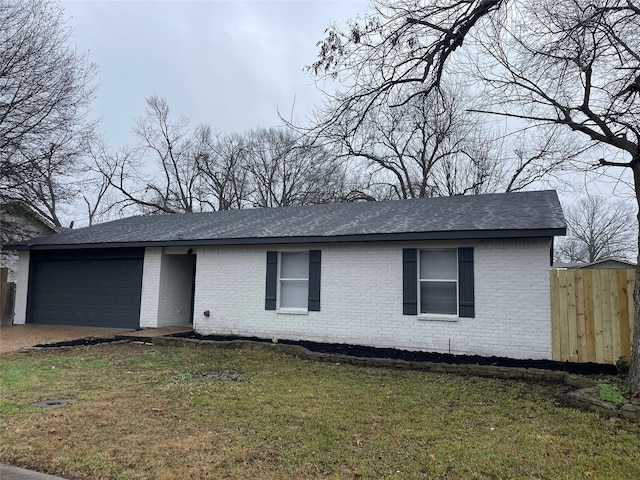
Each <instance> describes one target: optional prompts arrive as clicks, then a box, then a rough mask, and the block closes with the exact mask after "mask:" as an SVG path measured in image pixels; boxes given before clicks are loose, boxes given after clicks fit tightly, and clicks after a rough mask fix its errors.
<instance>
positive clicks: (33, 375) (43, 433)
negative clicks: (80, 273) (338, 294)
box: [0, 344, 640, 480]
mask: <svg viewBox="0 0 640 480" xmlns="http://www.w3.org/2000/svg"><path fill="white" fill-rule="evenodd" d="M0 385H1V388H2V390H1V392H2V395H1V396H0V398H1V399H2V403H0V406H2V405H4V407H2V408H0V419H1V425H2V427H1V429H0V462H5V463H11V464H14V465H19V466H24V467H30V468H35V469H38V470H41V471H45V472H48V473H54V474H57V475H62V476H67V477H70V478H74V479H132V480H133V479H148V478H154V479H174V478H196V479H197V478H252V479H274V478H286V479H288V478H299V479H306V478H329V479H354V478H363V479H377V478H394V479H419V478H430V479H482V480H488V479H511V478H535V479H540V478H553V479H575V478H582V477H584V476H585V475H587V476H594V477H596V478H615V479H625V478H629V479H636V478H640V427H639V426H638V425H635V424H631V423H627V422H625V421H620V420H616V421H611V420H609V419H606V418H602V417H600V416H598V415H596V414H593V413H585V412H582V411H578V410H574V409H571V408H566V407H563V406H561V404H560V402H559V401H558V399H559V398H561V396H562V394H563V392H564V387H562V386H559V385H538V384H530V383H524V382H517V381H504V380H497V379H488V378H476V377H462V376H455V375H438V374H430V373H426V372H419V371H407V370H393V369H386V368H368V367H356V366H350V365H343V364H335V363H322V362H314V361H311V360H307V359H301V358H297V357H295V356H291V355H285V354H283V353H281V352H279V350H278V349H277V348H276V347H274V346H270V345H265V346H263V347H260V348H244V349H238V350H233V349H227V348H216V347H211V348H180V349H178V348H159V347H149V346H144V345H139V344H112V345H108V344H103V345H97V346H93V347H81V348H77V349H71V350H69V349H64V350H48V351H45V350H41V351H32V352H28V353H20V354H5V355H2V356H1V357H0ZM57 398H75V399H77V402H75V403H73V404H71V405H68V406H66V407H62V408H50V409H33V408H29V407H28V406H29V405H30V404H32V403H34V402H36V401H41V400H48V399H49V400H50V399H57Z"/></svg>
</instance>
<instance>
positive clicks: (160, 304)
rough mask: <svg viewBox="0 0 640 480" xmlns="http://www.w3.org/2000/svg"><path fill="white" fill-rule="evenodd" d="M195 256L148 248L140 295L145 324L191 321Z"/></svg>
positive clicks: (155, 324) (179, 323)
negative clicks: (193, 260) (193, 258)
mask: <svg viewBox="0 0 640 480" xmlns="http://www.w3.org/2000/svg"><path fill="white" fill-rule="evenodd" d="M191 279H192V263H191V257H190V256H189V255H186V254H166V249H163V248H160V247H149V248H146V249H145V254H144V267H143V276H142V295H141V299H140V326H141V327H143V328H155V327H164V326H169V325H186V324H189V321H190V314H191Z"/></svg>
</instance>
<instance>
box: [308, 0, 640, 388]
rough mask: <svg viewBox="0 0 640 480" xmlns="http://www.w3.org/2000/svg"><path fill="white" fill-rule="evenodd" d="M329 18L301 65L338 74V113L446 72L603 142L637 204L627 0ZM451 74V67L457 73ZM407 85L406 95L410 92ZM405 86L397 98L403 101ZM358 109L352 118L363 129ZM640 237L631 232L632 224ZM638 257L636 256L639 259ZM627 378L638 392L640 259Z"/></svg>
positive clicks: (416, 6)
mask: <svg viewBox="0 0 640 480" xmlns="http://www.w3.org/2000/svg"><path fill="white" fill-rule="evenodd" d="M373 5H374V7H373V12H374V13H372V14H371V15H368V16H367V17H365V19H363V20H361V21H354V22H351V23H350V24H348V25H347V28H346V29H342V30H341V29H340V28H337V27H332V28H330V29H329V31H328V34H327V37H326V38H325V40H324V41H322V42H321V43H320V54H319V58H318V61H317V62H316V63H314V64H313V65H312V66H311V67H310V69H311V71H312V72H314V73H316V74H320V75H326V76H329V77H333V78H338V79H340V80H341V81H342V85H343V87H342V88H341V89H340V90H339V91H338V92H337V93H336V94H335V115H334V116H333V117H332V118H330V119H328V120H325V121H324V123H323V124H322V125H319V129H320V130H322V129H326V128H328V126H329V125H331V124H332V123H335V122H337V121H339V120H338V119H340V118H341V117H342V116H343V115H344V112H348V111H360V112H367V111H368V110H369V109H371V108H373V107H374V106H376V105H379V104H381V103H384V102H387V101H388V99H389V98H390V94H391V92H393V91H397V90H398V89H399V88H401V87H402V86H404V85H406V84H408V83H417V84H419V85H421V86H422V90H423V91H426V92H431V91H433V90H437V89H438V88H439V87H440V84H441V80H442V78H443V77H444V76H454V77H455V78H458V79H463V80H465V77H467V76H471V79H473V80H476V81H477V82H479V83H478V86H480V87H482V88H484V89H485V92H486V96H485V100H486V106H485V107H484V108H482V109H478V110H480V111H482V112H483V113H487V114H494V115H500V116H503V117H508V118H513V119H516V120H518V121H522V122H524V123H525V124H526V128H539V127H541V126H546V127H548V128H551V127H554V126H555V127H556V128H557V129H558V132H561V133H566V134H572V136H571V140H572V143H573V144H574V146H575V150H576V154H577V152H582V153H583V154H584V153H585V152H586V153H589V151H590V149H591V148H592V147H599V149H600V150H604V149H603V148H602V147H606V148H608V154H607V157H605V158H602V159H601V160H600V162H599V165H600V166H602V167H611V166H613V167H622V168H629V169H630V170H631V172H632V174H633V178H634V188H635V194H636V200H637V203H638V204H639V205H640V4H638V3H637V1H636V0H594V1H591V2H582V1H580V0H539V1H533V0H520V1H516V0H514V1H511V2H508V1H507V0H478V1H473V0H457V1H456V0H448V1H435V0H425V1H415V0H394V1H386V0H373ZM456 75H457V76H456ZM412 95H413V94H412ZM410 98H411V95H409V96H407V97H405V98H404V100H403V101H404V102H406V101H408V100H409V99H410ZM364 119H365V116H364V115H361V116H360V117H359V118H358V119H357V120H358V121H355V122H353V123H352V127H351V128H352V129H354V130H357V129H359V128H361V126H362V122H363V121H364ZM637 233H638V237H639V238H640V230H639V231H638V232H637ZM638 263H639V264H640V262H638ZM634 301H635V326H634V348H633V353H632V359H631V372H630V383H631V387H632V390H633V391H634V393H637V394H640V267H639V269H638V271H637V281H636V290H635V292H634Z"/></svg>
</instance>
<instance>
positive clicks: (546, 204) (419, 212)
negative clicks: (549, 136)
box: [12, 191, 566, 250]
mask: <svg viewBox="0 0 640 480" xmlns="http://www.w3.org/2000/svg"><path fill="white" fill-rule="evenodd" d="M565 228H566V224H565V220H564V217H563V215H562V208H561V207H560V202H559V200H558V196H557V194H556V192H554V191H538V192H520V193H503V194H491V195H476V196H456V197H439V198H424V199H413V200H395V201H388V202H359V203H333V204H326V205H308V206H299V207H283V208H259V209H249V210H230V211H222V212H206V213H182V214H172V215H150V216H138V217H129V218H123V219H121V220H115V221H112V222H107V223H103V224H100V225H93V226H90V227H86V228H80V229H77V230H68V231H65V232H63V233H59V234H56V235H51V236H47V237H40V238H36V239H33V240H28V241H25V242H21V243H19V244H15V245H13V246H12V248H16V249H19V250H30V249H59V248H78V247H117V246H151V245H156V246H169V245H234V244H235V245H237V244H269V243H270V244H274V243H301V242H339V241H373V240H418V239H452V238H456V239H460V238H502V237H507V238H508V237H541V236H552V235H564V233H565Z"/></svg>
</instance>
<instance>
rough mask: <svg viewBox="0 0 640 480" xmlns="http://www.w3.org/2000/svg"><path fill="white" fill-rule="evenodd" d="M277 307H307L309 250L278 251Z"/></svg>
mask: <svg viewBox="0 0 640 480" xmlns="http://www.w3.org/2000/svg"><path fill="white" fill-rule="evenodd" d="M279 288H280V302H279V305H278V307H279V308H302V309H306V308H307V303H308V297H309V252H281V253H280V285H279Z"/></svg>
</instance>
